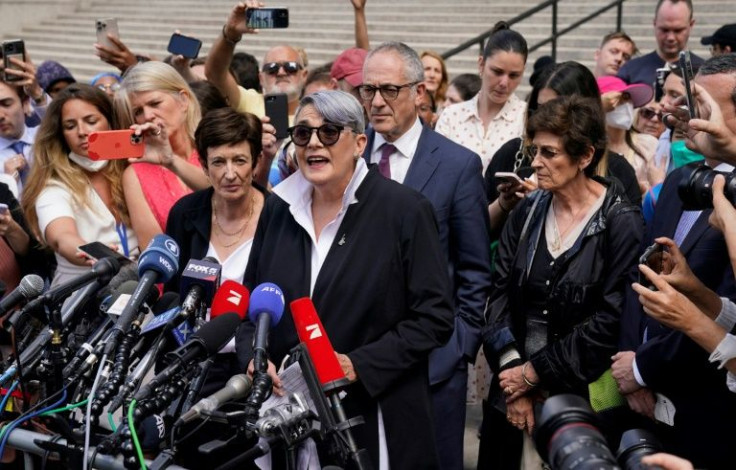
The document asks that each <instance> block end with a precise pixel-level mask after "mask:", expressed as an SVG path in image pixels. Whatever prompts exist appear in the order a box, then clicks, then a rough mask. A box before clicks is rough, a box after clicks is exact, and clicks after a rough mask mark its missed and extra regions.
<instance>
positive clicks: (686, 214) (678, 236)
mask: <svg viewBox="0 0 736 470" xmlns="http://www.w3.org/2000/svg"><path fill="white" fill-rule="evenodd" d="M700 212H701V211H682V215H680V221H679V222H678V223H677V228H676V229H675V237H674V241H675V243H676V244H677V246H682V242H683V241H684V240H685V237H687V234H688V233H690V229H691V228H693V225H695V221H696V220H698V217H700Z"/></svg>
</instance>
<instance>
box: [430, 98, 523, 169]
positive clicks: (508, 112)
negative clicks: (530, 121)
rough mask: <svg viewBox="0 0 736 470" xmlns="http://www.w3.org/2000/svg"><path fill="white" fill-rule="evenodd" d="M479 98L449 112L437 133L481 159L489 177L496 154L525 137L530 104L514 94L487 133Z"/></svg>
mask: <svg viewBox="0 0 736 470" xmlns="http://www.w3.org/2000/svg"><path fill="white" fill-rule="evenodd" d="M479 96H480V95H475V97H474V98H471V99H469V100H468V101H463V102H462V103H456V104H453V105H450V106H448V107H447V108H445V109H444V110H443V111H442V114H440V117H439V119H438V120H437V124H436V125H435V128H434V130H435V131H437V132H438V133H440V134H442V135H444V136H445V137H447V138H448V139H450V140H452V141H453V142H455V143H458V144H460V145H462V146H463V147H465V148H468V149H470V150H472V151H473V152H475V153H477V154H478V155H480V159H481V161H482V163H483V173H485V171H486V168H487V167H488V164H489V163H491V159H492V158H493V155H495V154H496V151H497V150H498V149H499V148H501V146H502V145H503V144H505V143H506V142H508V141H509V140H511V139H515V138H516V137H521V135H522V134H523V133H524V119H525V115H526V102H524V101H522V100H521V99H519V98H518V97H517V96H516V95H513V94H512V95H511V97H509V99H508V100H507V101H506V103H505V104H504V105H503V107H502V108H501V110H500V111H499V112H498V114H496V115H495V116H494V117H493V119H491V122H490V123H488V128H487V129H486V128H484V127H483V121H482V120H481V118H480V114H479V113H478V97H479Z"/></svg>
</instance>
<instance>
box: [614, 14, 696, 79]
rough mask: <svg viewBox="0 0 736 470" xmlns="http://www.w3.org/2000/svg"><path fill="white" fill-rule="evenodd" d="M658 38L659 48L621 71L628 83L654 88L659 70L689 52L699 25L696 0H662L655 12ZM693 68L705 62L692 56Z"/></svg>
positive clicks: (630, 63) (655, 27) (634, 60)
mask: <svg viewBox="0 0 736 470" xmlns="http://www.w3.org/2000/svg"><path fill="white" fill-rule="evenodd" d="M654 12H655V13H654V38H655V40H656V41H657V49H656V50H654V51H652V52H650V53H649V54H645V55H643V56H641V57H637V58H636V59H632V60H630V61H629V62H627V63H626V64H624V66H623V67H621V70H619V72H618V76H619V77H620V78H622V79H623V80H624V81H625V82H626V83H645V84H647V85H650V86H654V81H655V80H656V78H657V77H656V73H657V69H661V68H662V67H664V66H665V64H666V63H670V62H675V61H677V58H678V55H679V54H680V51H683V50H685V49H687V41H688V39H689V38H690V31H691V30H692V28H693V25H694V24H695V20H694V19H693V4H692V0H659V1H658V2H657V7H656V8H655V10H654ZM691 59H692V62H693V65H697V66H699V65H700V64H702V63H703V59H701V58H700V57H698V56H696V55H695V54H692V55H691Z"/></svg>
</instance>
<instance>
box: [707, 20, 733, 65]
mask: <svg viewBox="0 0 736 470" xmlns="http://www.w3.org/2000/svg"><path fill="white" fill-rule="evenodd" d="M700 44H702V45H704V46H710V53H711V55H712V56H713V57H715V56H718V55H721V54H730V53H731V52H736V24H727V25H725V26H721V27H720V28H718V29H717V30H716V32H715V33H713V35H712V36H703V37H702V38H701V39H700Z"/></svg>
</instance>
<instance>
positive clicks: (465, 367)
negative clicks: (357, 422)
mask: <svg viewBox="0 0 736 470" xmlns="http://www.w3.org/2000/svg"><path fill="white" fill-rule="evenodd" d="M351 3H352V5H353V8H354V12H355V31H356V47H353V48H350V49H347V50H345V51H342V52H340V51H335V53H336V55H335V59H334V61H332V62H331V63H329V64H326V65H324V66H322V67H314V66H312V65H310V64H309V60H308V52H309V51H304V50H303V49H301V48H299V47H296V46H295V45H290V44H283V45H279V46H276V47H273V48H271V49H269V50H268V51H267V52H266V54H265V56H264V57H263V59H262V61H261V62H260V65H258V63H259V62H258V60H257V59H256V58H255V57H253V56H252V55H250V54H247V52H245V51H247V49H248V36H249V35H250V34H253V33H256V32H257V31H255V30H253V29H250V28H249V27H248V26H247V24H246V21H245V18H246V14H245V13H246V11H247V10H249V9H251V8H257V7H258V4H257V3H256V2H252V1H247V2H241V3H238V4H236V5H234V7H233V8H232V11H231V12H230V14H229V16H228V17H227V18H225V19H224V20H225V21H224V23H223V25H222V26H221V31H220V32H219V34H218V37H217V39H216V40H215V41H214V43H213V44H212V45H211V47H210V49H209V52H208V54H207V56H206V58H203V59H197V60H196V61H192V60H189V59H185V58H184V57H180V56H175V57H169V58H167V59H166V60H164V61H157V60H151V59H150V58H146V57H142V56H139V55H136V54H134V52H132V51H130V50H129V48H128V47H127V46H126V45H125V44H124V43H123V42H122V41H120V39H119V38H117V37H114V36H110V37H109V39H110V44H107V45H102V44H97V45H95V47H96V53H97V55H98V56H99V57H100V59H101V60H102V61H104V62H106V63H108V64H111V65H113V66H115V67H117V68H118V69H119V71H120V73H119V74H116V73H108V72H104V73H100V74H98V75H96V76H95V77H94V78H93V79H92V80H91V82H90V83H89V84H83V83H78V82H76V81H75V79H74V77H73V75H72V74H71V73H70V72H69V70H67V69H66V68H65V67H64V66H63V65H62V64H59V63H56V62H53V61H46V62H44V63H42V64H40V65H39V66H38V67H36V66H35V65H34V64H33V63H32V62H31V61H23V60H18V59H16V58H14V59H11V63H12V64H13V65H14V66H15V67H14V68H8V69H6V70H4V71H3V74H4V75H3V77H4V78H3V80H2V81H0V163H2V166H0V170H2V172H0V280H1V281H2V282H3V283H4V285H5V291H6V292H10V291H11V290H13V289H15V288H16V287H17V286H18V284H19V282H20V279H21V278H22V277H23V276H24V275H25V274H28V273H35V274H39V275H40V276H41V277H42V278H43V279H44V280H45V281H46V283H47V284H48V285H50V286H51V287H53V286H58V285H60V284H62V283H64V282H66V281H68V280H69V279H71V278H73V277H75V276H78V275H80V274H83V273H85V272H87V271H88V270H89V269H90V268H91V266H92V264H93V263H94V262H95V260H94V259H92V258H91V257H90V256H88V255H86V254H85V253H84V252H82V251H80V250H79V247H80V246H82V245H85V244H88V243H91V242H102V243H104V244H105V245H107V246H109V247H110V248H111V249H113V250H115V251H117V252H119V253H120V254H121V255H124V256H126V257H129V258H131V259H136V257H137V256H138V255H139V254H140V253H141V252H142V251H143V250H144V249H145V247H146V246H148V244H149V243H150V242H151V240H152V239H154V237H155V236H156V235H158V234H161V233H166V234H168V235H169V236H171V237H172V238H173V239H174V240H175V241H176V242H177V243H178V245H179V247H180V248H181V253H182V259H183V262H182V263H181V265H180V270H179V271H180V272H179V274H181V271H182V270H183V268H184V266H185V265H186V261H187V260H188V259H190V258H196V259H202V258H204V257H210V259H213V260H215V261H217V262H218V263H219V264H220V265H221V266H222V278H223V280H225V279H228V280H233V281H235V282H239V283H242V284H244V285H245V286H247V287H248V288H249V289H252V288H253V287H255V286H256V285H258V284H260V283H262V282H273V283H276V284H277V285H278V286H280V287H281V288H282V290H283V293H284V295H285V297H286V299H287V307H286V313H285V315H284V320H283V321H282V322H281V323H279V324H278V325H277V326H276V327H275V328H274V329H273V330H272V331H271V333H270V343H269V348H270V349H269V359H270V362H269V373H270V374H272V375H273V380H274V387H275V388H276V389H280V388H281V387H282V384H281V382H280V380H279V378H278V375H277V372H278V367H279V364H280V363H281V361H282V359H283V358H284V356H285V355H286V354H287V353H288V352H289V350H290V349H291V348H292V347H293V346H295V345H296V344H297V343H298V342H299V339H298V336H297V333H296V330H295V326H294V322H293V320H292V319H291V315H290V312H289V307H288V302H289V301H291V300H294V299H297V298H300V297H305V296H306V297H311V298H312V299H313V301H314V304H315V306H316V307H317V311H318V312H319V314H320V317H321V320H322V323H323V325H324V327H325V330H326V332H327V334H328V336H329V337H330V338H331V340H332V343H333V345H334V347H335V350H336V351H337V357H338V360H339V363H340V365H341V366H342V368H343V370H344V372H345V374H346V377H347V378H348V380H349V381H350V385H349V387H348V388H347V389H346V392H347V394H346V397H345V407H346V410H347V411H348V414H349V415H360V416H362V417H363V418H364V420H365V424H364V425H362V426H360V427H358V428H356V429H357V431H356V434H355V437H356V440H357V441H358V444H359V445H360V446H361V447H363V448H365V449H367V451H368V454H369V455H370V459H371V460H372V462H373V464H374V467H375V468H381V469H384V468H385V469H387V468H397V469H403V468H442V469H462V468H464V467H463V454H464V434H465V422H466V419H465V418H466V416H465V415H466V404H467V403H468V401H469V400H470V401H474V400H478V401H482V403H483V423H482V425H481V426H480V429H479V430H478V433H479V438H480V446H479V449H480V450H479V456H478V464H477V466H478V468H479V469H517V468H527V469H532V468H541V467H540V465H541V459H540V457H539V455H538V454H537V452H536V450H535V449H534V444H533V442H532V436H533V431H534V430H535V428H536V426H537V425H538V419H539V413H540V410H541V407H542V406H543V404H544V402H545V401H546V400H547V399H548V398H549V397H550V396H552V395H556V394H561V393H572V394H576V395H579V396H581V397H584V398H585V399H586V400H589V401H590V403H591V405H592V406H593V409H594V410H595V411H596V413H597V415H598V417H599V418H600V428H601V430H602V432H603V433H604V435H605V436H606V438H607V439H608V442H609V445H610V446H611V447H612V448H614V449H615V448H616V447H618V440H619V439H620V436H621V434H622V432H623V431H626V430H628V429H631V428H643V429H647V430H649V431H651V432H652V433H653V434H654V435H655V436H657V438H658V439H659V440H660V441H661V444H662V450H663V451H666V452H668V453H670V454H675V455H677V456H679V457H681V458H676V457H674V456H673V455H668V454H659V455H656V456H652V457H648V459H650V460H649V463H650V464H658V465H660V466H661V467H662V468H665V469H672V470H681V469H682V470H685V469H689V468H692V465H694V466H696V467H698V468H709V469H716V468H729V467H730V465H733V464H734V462H736V455H734V453H733V452H731V447H730V444H731V443H732V441H733V438H734V437H736V434H735V433H733V431H732V430H731V429H732V428H731V426H730V424H731V423H732V421H733V418H735V417H736V395H734V393H736V375H735V374H736V360H734V358H736V339H734V338H736V336H734V334H736V333H734V334H732V332H733V331H734V329H735V328H734V325H736V307H735V306H734V305H736V304H734V302H736V280H735V278H734V269H735V268H734V267H735V266H736V226H734V224H736V209H734V203H736V198H734V196H733V193H732V192H733V183H732V178H733V176H732V172H733V170H734V166H733V165H734V162H736V25H733V24H732V25H726V26H723V27H721V28H719V29H718V30H717V31H715V33H714V34H713V35H711V36H707V37H704V38H702V40H701V42H702V44H704V45H709V46H710V48H711V52H712V57H711V58H709V59H707V60H705V59H703V58H700V57H698V56H697V55H695V54H692V56H691V57H692V66H693V68H694V72H695V76H694V79H693V85H692V95H693V100H694V101H695V103H693V106H694V107H695V108H696V109H697V111H698V115H697V116H690V115H689V114H688V112H689V111H688V108H687V104H688V103H686V99H685V98H686V95H687V94H688V93H687V92H688V90H687V89H686V85H685V84H684V82H683V74H685V73H687V71H686V70H682V69H681V67H680V66H679V65H678V58H679V54H680V52H681V51H684V50H687V49H688V41H689V39H690V38H689V35H690V32H691V29H692V26H693V24H694V21H695V13H694V11H693V3H692V2H691V0H659V1H658V2H657V3H656V7H655V9H654V10H653V18H654V20H653V34H654V38H655V39H656V48H655V50H653V51H651V52H649V53H646V54H643V55H639V51H638V48H637V46H636V44H635V42H634V40H633V39H632V38H631V37H629V36H628V35H627V34H625V33H624V32H622V31H617V32H613V33H610V34H607V35H606V36H604V37H603V38H602V40H601V42H600V45H599V47H598V48H597V49H595V50H591V51H590V54H591V58H592V59H593V61H594V64H595V65H594V67H593V68H592V70H591V69H588V68H587V67H585V66H584V65H581V64H580V63H577V62H573V61H567V62H561V63H554V62H553V61H552V60H551V58H548V57H547V58H540V59H539V60H537V62H536V63H535V66H534V73H533V74H532V76H531V77H528V80H529V83H530V84H531V86H532V88H531V92H530V93H529V95H528V96H526V97H523V96H518V94H517V93H516V91H517V87H518V86H519V85H520V83H522V81H523V80H524V79H525V75H524V71H525V66H526V62H527V59H528V55H529V53H528V46H527V42H526V40H525V38H524V37H523V36H522V35H521V34H520V33H519V32H517V31H515V30H514V29H512V28H510V27H509V26H508V25H507V24H506V23H504V22H499V23H498V24H497V25H496V26H495V28H494V30H493V32H492V34H491V35H490V37H489V38H488V40H487V41H486V43H485V47H484V48H483V51H482V54H481V55H480V57H479V58H478V73H477V74H460V75H456V76H454V75H453V73H452V70H450V69H448V67H447V65H446V64H445V62H444V60H443V58H442V56H441V55H440V54H438V53H437V52H435V51H415V50H414V49H412V48H411V47H409V46H407V45H406V44H403V43H400V42H386V43H383V44H380V45H377V46H376V47H373V48H371V47H370V41H369V36H368V27H367V19H366V14H365V6H366V0H351ZM218 29H220V27H218ZM236 49H238V52H236ZM31 52H32V51H31ZM275 94H283V95H285V99H286V103H287V105H286V106H287V108H288V126H289V127H288V129H277V128H276V127H275V126H276V125H278V124H277V123H275V122H271V120H270V119H269V117H267V116H266V112H265V109H266V100H268V99H269V97H270V96H273V95H275ZM691 118H692V119H691ZM115 129H132V130H133V133H134V135H136V136H140V137H141V138H142V139H143V143H144V151H143V156H142V157H140V158H135V159H128V160H125V159H116V158H110V159H101V160H100V159H93V158H91V155H90V153H89V143H90V142H89V137H90V134H91V133H93V132H102V131H108V130H115ZM277 135H278V136H279V137H277ZM282 135H287V136H286V137H285V138H282V137H281V136H282ZM111 157H114V155H113V156H111ZM703 166H705V167H706V168H710V169H712V170H715V171H716V172H719V175H718V176H716V177H715V178H713V182H712V185H710V184H708V185H706V191H710V189H709V188H711V186H712V196H710V193H709V194H708V196H707V197H706V199H712V204H711V205H709V206H707V207H693V205H692V204H691V202H688V200H687V198H686V197H684V196H683V195H682V193H683V191H685V192H686V191H687V188H686V189H685V190H683V188H682V187H683V182H685V183H688V182H689V183H690V184H691V185H692V184H695V183H693V182H692V181H691V180H692V178H691V175H692V174H693V172H694V170H695V169H700V168H701V167H703ZM720 174H722V175H720ZM724 187H726V191H725V195H724ZM691 190H692V188H691ZM729 191H731V192H729ZM729 195H730V199H729ZM653 244H656V245H658V246H659V247H660V248H661V249H660V255H659V256H660V260H659V261H660V263H659V269H653V268H652V266H649V265H643V264H640V263H641V260H640V256H641V255H642V254H643V253H644V251H645V249H647V248H648V247H650V246H652V245H653ZM178 284H179V276H178V275H177V276H175V277H174V279H172V280H171V281H170V282H169V283H167V285H166V287H165V289H166V290H172V291H177V290H178ZM644 284H650V285H648V286H645V285H644ZM253 334H254V332H253V328H252V325H249V324H247V323H243V325H242V326H241V327H240V328H239V330H238V333H237V336H236V340H235V341H234V342H232V343H231V344H229V345H228V346H226V347H225V348H224V349H223V350H222V351H220V354H218V356H217V361H216V362H217V363H218V367H217V368H216V370H217V372H213V373H212V375H211V377H210V378H209V381H210V382H212V383H211V385H212V387H214V388H215V389H216V388H217V387H215V386H214V384H215V383H218V384H224V383H225V382H226V381H227V379H228V378H229V377H230V376H231V375H234V374H237V373H240V372H244V371H246V370H249V368H250V369H251V370H252V360H253V354H254V352H253ZM212 387H210V388H212ZM320 455H321V454H320ZM3 457H5V458H6V459H7V457H6V456H3ZM685 459H686V460H685ZM194 461H196V460H194ZM191 462H192V461H190V463H191ZM202 462H204V460H203V461H202ZM276 462H278V461H276ZM690 462H691V463H690ZM321 463H322V464H327V463H329V462H324V461H323V462H321ZM183 464H184V465H185V466H186V462H184V463H183ZM274 465H276V466H278V464H276V463H275V464H274Z"/></svg>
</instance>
